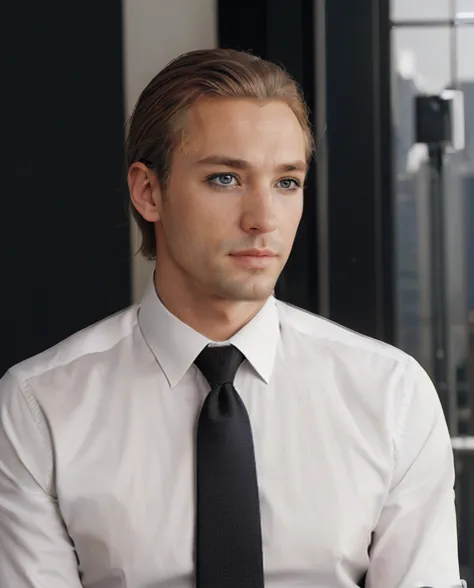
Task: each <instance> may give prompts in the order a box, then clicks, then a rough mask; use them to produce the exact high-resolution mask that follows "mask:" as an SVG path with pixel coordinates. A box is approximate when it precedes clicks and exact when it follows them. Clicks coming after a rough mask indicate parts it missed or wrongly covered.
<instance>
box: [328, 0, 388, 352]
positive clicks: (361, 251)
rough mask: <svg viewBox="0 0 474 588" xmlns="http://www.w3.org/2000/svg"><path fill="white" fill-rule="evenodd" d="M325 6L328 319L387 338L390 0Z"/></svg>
mask: <svg viewBox="0 0 474 588" xmlns="http://www.w3.org/2000/svg"><path fill="white" fill-rule="evenodd" d="M326 10H327V18H326V27H327V28H326V35H327V72H328V75H327V103H328V149H329V234H330V248H329V254H330V293H331V295H330V316H331V318H332V319H334V320H336V321H337V322H340V323H342V324H344V325H347V326H348V327H351V328H353V329H354V330H356V331H359V332H362V333H365V334H367V335H370V336H374V337H377V338H379V339H383V340H385V341H387V342H390V343H392V342H393V341H394V319H395V309H394V287H393V267H394V263H393V246H394V227H393V214H392V209H393V183H392V166H391V142H392V140H391V104H390V97H391V94H390V72H391V67H390V65H391V64H390V19H389V2H388V0H358V2H357V3H356V4H355V3H354V2H352V1H351V0H331V1H330V2H327V8H326ZM341 15H344V18H342V17H341Z"/></svg>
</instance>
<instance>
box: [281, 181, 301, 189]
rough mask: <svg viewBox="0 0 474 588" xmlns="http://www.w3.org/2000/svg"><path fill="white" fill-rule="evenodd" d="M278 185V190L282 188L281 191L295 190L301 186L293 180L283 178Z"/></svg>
mask: <svg viewBox="0 0 474 588" xmlns="http://www.w3.org/2000/svg"><path fill="white" fill-rule="evenodd" d="M278 184H279V185H280V186H279V187H280V188H283V190H296V189H297V188H299V187H300V186H301V184H300V183H299V182H298V181H297V180H295V179H293V178H285V179H283V180H280V181H279V182H278Z"/></svg>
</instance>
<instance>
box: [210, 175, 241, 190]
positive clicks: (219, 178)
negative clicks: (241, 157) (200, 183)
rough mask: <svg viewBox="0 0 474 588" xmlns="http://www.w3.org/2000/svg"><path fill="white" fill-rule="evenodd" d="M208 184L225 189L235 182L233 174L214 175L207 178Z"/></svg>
mask: <svg viewBox="0 0 474 588" xmlns="http://www.w3.org/2000/svg"><path fill="white" fill-rule="evenodd" d="M207 180H208V182H209V183H210V184H213V185H214V186H220V187H222V188H227V187H229V186H233V185H234V184H233V182H234V181H236V179H235V176H234V175H233V174H214V175H213V176H210V177H209V178H207Z"/></svg>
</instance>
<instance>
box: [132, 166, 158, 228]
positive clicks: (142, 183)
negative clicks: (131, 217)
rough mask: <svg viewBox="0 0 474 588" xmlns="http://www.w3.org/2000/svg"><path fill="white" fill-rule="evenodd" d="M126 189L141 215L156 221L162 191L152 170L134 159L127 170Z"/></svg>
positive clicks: (153, 221)
mask: <svg viewBox="0 0 474 588" xmlns="http://www.w3.org/2000/svg"><path fill="white" fill-rule="evenodd" d="M128 189H129V191H130V199H131V201H132V203H133V206H134V207H135V208H136V209H137V210H138V212H139V213H140V214H141V215H142V217H143V218H144V219H145V220H147V221H149V222H151V223H156V222H157V221H159V220H160V210H161V201H162V193H161V192H162V191H161V188H160V183H159V182H158V179H157V177H156V174H155V172H154V171H153V170H151V169H150V168H148V167H147V166H146V165H145V164H144V163H141V162H139V161H136V162H135V163H132V165H131V166H130V168H129V170H128Z"/></svg>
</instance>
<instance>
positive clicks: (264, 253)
mask: <svg viewBox="0 0 474 588" xmlns="http://www.w3.org/2000/svg"><path fill="white" fill-rule="evenodd" d="M231 255H232V256H234V257H276V256H277V255H276V253H274V252H273V251H271V250H269V249H248V250H246V251H237V252H235V253H231Z"/></svg>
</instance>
